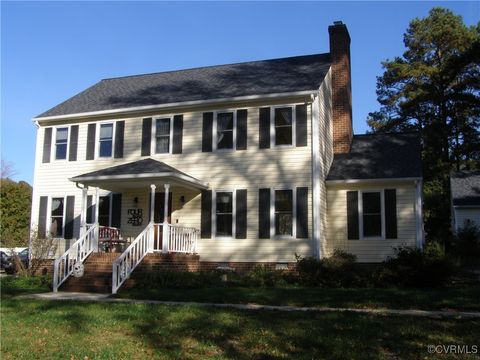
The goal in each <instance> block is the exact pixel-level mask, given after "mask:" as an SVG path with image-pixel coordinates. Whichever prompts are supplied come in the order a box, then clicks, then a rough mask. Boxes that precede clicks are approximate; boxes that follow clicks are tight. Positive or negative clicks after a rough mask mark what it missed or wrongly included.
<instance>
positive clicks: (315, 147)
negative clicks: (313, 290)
mask: <svg viewBox="0 0 480 360" xmlns="http://www.w3.org/2000/svg"><path fill="white" fill-rule="evenodd" d="M317 96H318V95H312V104H311V109H312V113H311V116H312V122H311V123H312V189H313V190H312V240H313V247H314V248H313V251H314V256H315V257H316V258H317V259H321V258H322V244H320V126H319V123H318V121H319V108H318V101H317Z"/></svg>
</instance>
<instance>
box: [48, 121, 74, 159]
mask: <svg viewBox="0 0 480 360" xmlns="http://www.w3.org/2000/svg"><path fill="white" fill-rule="evenodd" d="M65 128H67V153H66V155H65V159H57V131H58V129H65ZM70 128H71V127H70V125H62V126H55V127H54V128H53V129H54V130H55V131H53V146H52V149H51V153H50V155H51V156H50V158H51V159H53V161H60V162H62V161H68V157H69V155H70V146H69V145H70Z"/></svg>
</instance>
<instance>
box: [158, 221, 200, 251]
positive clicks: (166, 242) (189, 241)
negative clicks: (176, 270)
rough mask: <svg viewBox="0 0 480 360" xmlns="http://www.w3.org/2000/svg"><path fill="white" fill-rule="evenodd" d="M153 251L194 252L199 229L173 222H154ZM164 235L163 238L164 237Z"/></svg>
mask: <svg viewBox="0 0 480 360" xmlns="http://www.w3.org/2000/svg"><path fill="white" fill-rule="evenodd" d="M153 226H154V239H153V251H163V252H176V253H187V254H194V253H195V252H196V249H197V240H198V236H199V230H198V229H195V228H193V227H185V226H180V225H171V224H154V225H153ZM162 235H163V239H162Z"/></svg>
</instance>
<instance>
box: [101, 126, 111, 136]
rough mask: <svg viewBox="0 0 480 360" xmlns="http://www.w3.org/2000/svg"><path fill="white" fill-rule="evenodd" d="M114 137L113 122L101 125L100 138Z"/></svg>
mask: <svg viewBox="0 0 480 360" xmlns="http://www.w3.org/2000/svg"><path fill="white" fill-rule="evenodd" d="M112 137H113V124H101V125H100V139H111V138H112Z"/></svg>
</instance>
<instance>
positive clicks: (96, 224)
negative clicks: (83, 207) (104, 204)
mask: <svg viewBox="0 0 480 360" xmlns="http://www.w3.org/2000/svg"><path fill="white" fill-rule="evenodd" d="M99 211H100V195H99V192H98V187H96V188H95V217H94V219H95V226H96V228H97V229H96V230H95V244H94V245H93V251H94V252H98V240H99V239H98V237H99V233H98V227H99V224H98V213H99Z"/></svg>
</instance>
